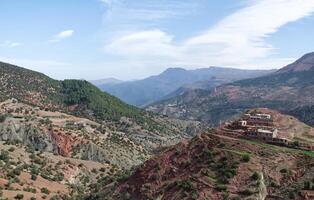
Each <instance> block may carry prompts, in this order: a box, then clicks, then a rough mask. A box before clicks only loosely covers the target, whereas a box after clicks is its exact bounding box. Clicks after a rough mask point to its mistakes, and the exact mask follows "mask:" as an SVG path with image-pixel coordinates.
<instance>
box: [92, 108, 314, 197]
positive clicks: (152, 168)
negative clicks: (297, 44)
mask: <svg viewBox="0 0 314 200" xmlns="http://www.w3.org/2000/svg"><path fill="white" fill-rule="evenodd" d="M268 111H269V110H268ZM270 112H272V114H274V116H275V117H274V118H275V124H276V126H278V128H280V129H281V130H290V131H292V132H293V131H294V130H293V129H295V128H298V127H301V126H303V124H302V123H300V122H298V121H296V120H295V119H289V116H284V115H281V114H279V113H277V112H275V111H270ZM286 120H290V121H286ZM286 123H288V124H289V125H291V127H290V129H289V128H288V125H287V124H286ZM282 133H283V134H284V136H285V137H288V136H289V135H290V134H291V132H289V131H285V132H284V131H282ZM311 135H313V131H311ZM313 163H314V154H313V152H308V151H302V150H297V149H292V148H286V147H280V146H274V145H269V144H265V143H262V142H258V141H252V140H247V139H239V138H233V137H229V136H226V135H222V133H221V132H220V130H219V129H217V130H211V131H209V132H207V133H204V134H202V135H199V136H196V137H195V138H193V139H192V140H191V141H186V142H182V143H180V144H178V145H175V146H173V147H171V148H168V149H166V150H164V151H163V152H162V153H161V154H160V155H159V156H156V157H154V158H152V159H150V160H149V161H147V162H145V163H144V164H143V165H142V166H141V167H140V168H138V169H137V170H136V171H135V172H134V173H133V174H132V175H131V176H130V177H129V178H127V179H124V180H121V181H120V182H118V183H116V184H115V185H112V184H111V185H106V186H104V187H103V188H102V190H101V192H99V193H96V194H93V195H91V196H90V197H89V199H134V200H135V199H136V200H141V199H143V200H144V199H160V200H163V199H165V200H166V199H167V200H168V199H169V200H171V199H204V200H205V199H217V200H219V199H221V200H223V199H247V200H248V199H257V200H265V199H267V200H270V199H293V200H301V199H312V198H313V196H310V195H311V194H313V190H314V187H313V185H314V182H313V178H314V165H313ZM104 183H106V182H104Z"/></svg>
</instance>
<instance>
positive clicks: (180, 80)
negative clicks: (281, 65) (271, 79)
mask: <svg viewBox="0 0 314 200" xmlns="http://www.w3.org/2000/svg"><path fill="white" fill-rule="evenodd" d="M272 72H274V70H241V69H233V68H221V67H209V68H201V69H195V70H185V69H183V68H169V69H167V70H166V71H164V72H162V73H161V74H159V75H156V76H151V77H148V78H145V79H142V80H136V81H126V82H122V83H119V82H118V83H117V82H116V81H114V82H109V83H104V84H99V83H98V82H95V81H93V82H92V83H94V84H95V85H97V86H98V87H99V88H100V89H101V90H103V91H106V92H108V93H110V94H111V95H113V96H116V97H118V98H120V99H121V100H123V101H124V102H126V103H128V104H131V105H135V106H138V107H143V106H146V105H148V104H151V103H153V102H156V101H158V100H161V99H163V98H169V96H173V95H175V94H177V93H179V92H180V91H182V90H187V89H190V88H195V87H203V86H204V85H206V86H207V87H208V86H210V87H215V86H217V85H221V84H224V83H229V82H233V81H236V80H240V79H245V78H253V77H258V76H262V75H266V74H269V73H272ZM176 90H178V91H176Z"/></svg>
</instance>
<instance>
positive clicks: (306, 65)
mask: <svg viewBox="0 0 314 200" xmlns="http://www.w3.org/2000/svg"><path fill="white" fill-rule="evenodd" d="M311 69H314V52H311V53H308V54H305V55H304V56H302V57H301V58H299V59H298V60H297V61H295V62H294V63H292V64H290V65H287V66H286V67H284V68H282V69H281V70H279V71H278V72H279V73H285V72H302V71H309V70H311Z"/></svg>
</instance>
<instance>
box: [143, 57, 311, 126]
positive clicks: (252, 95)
mask: <svg viewBox="0 0 314 200" xmlns="http://www.w3.org/2000/svg"><path fill="white" fill-rule="evenodd" d="M313 77H314V53H309V54H306V55H304V56H303V57H301V58H300V59H298V60H297V61H295V62H294V63H292V64H290V65H288V66H286V67H283V68H282V69H280V70H278V71H276V72H275V73H272V74H269V75H265V76H262V77H257V78H250V79H244V80H239V81H235V82H232V83H228V84H224V85H221V86H218V87H216V88H214V89H211V90H204V89H195V90H190V91H187V92H185V93H183V94H181V95H178V96H174V97H173V98H170V99H167V100H164V101H160V102H157V103H155V104H153V105H151V106H149V107H148V108H147V110H150V111H155V112H158V113H161V114H164V115H167V116H172V117H177V118H180V119H189V120H199V121H203V122H205V123H206V124H209V125H217V124H219V122H221V121H224V120H227V119H229V118H230V117H232V116H235V115H237V114H239V113H241V112H243V111H244V110H246V109H249V108H254V107H268V108H272V109H276V110H279V111H282V112H284V113H289V114H292V115H293V116H296V117H298V118H299V119H300V120H302V121H304V122H306V123H308V124H310V125H313V124H314V115H313V109H312V108H313V104H314V79H313Z"/></svg>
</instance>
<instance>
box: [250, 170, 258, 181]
mask: <svg viewBox="0 0 314 200" xmlns="http://www.w3.org/2000/svg"><path fill="white" fill-rule="evenodd" d="M251 179H252V180H254V181H257V180H259V179H260V175H259V173H257V172H254V173H253V174H252V176H251Z"/></svg>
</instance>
